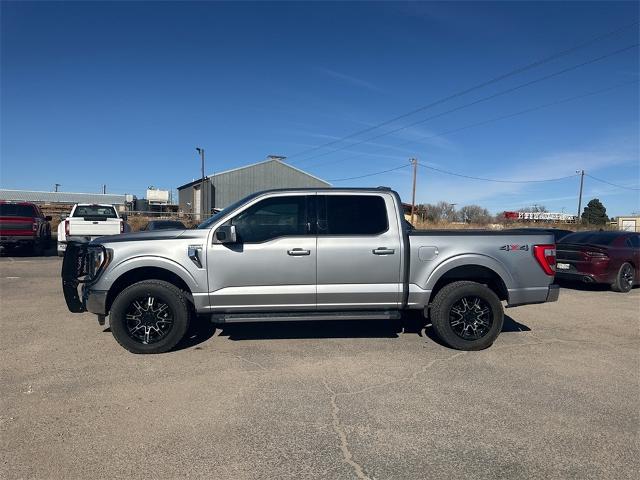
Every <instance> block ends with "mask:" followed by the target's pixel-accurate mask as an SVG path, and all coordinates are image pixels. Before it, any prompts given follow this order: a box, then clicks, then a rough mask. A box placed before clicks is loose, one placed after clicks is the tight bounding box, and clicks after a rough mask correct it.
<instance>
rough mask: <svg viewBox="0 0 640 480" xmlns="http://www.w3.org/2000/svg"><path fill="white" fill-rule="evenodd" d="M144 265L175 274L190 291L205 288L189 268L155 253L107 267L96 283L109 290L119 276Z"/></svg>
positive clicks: (101, 288)
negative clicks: (104, 273)
mask: <svg viewBox="0 0 640 480" xmlns="http://www.w3.org/2000/svg"><path fill="white" fill-rule="evenodd" d="M144 267H152V268H160V269H164V270H167V271H169V272H171V273H173V274H175V275H177V276H178V277H180V278H181V279H182V281H184V283H185V284H186V285H187V286H188V287H189V290H191V292H198V291H200V290H201V289H202V288H205V290H206V286H201V285H199V284H198V282H197V280H196V279H195V278H194V276H193V275H192V274H191V272H189V270H187V269H186V268H184V267H183V266H182V265H180V264H179V263H178V262H175V261H173V260H170V259H168V258H165V257H160V256H155V255H143V256H137V257H131V258H127V259H125V260H123V261H122V262H120V263H118V264H116V265H114V266H113V267H111V268H109V269H108V272H106V275H105V276H104V277H103V278H101V279H99V281H98V283H100V284H101V285H100V290H110V289H111V287H112V286H113V284H114V283H115V282H116V281H117V280H118V279H119V278H120V277H122V276H123V275H125V274H127V273H128V272H130V271H132V270H136V269H138V268H144Z"/></svg>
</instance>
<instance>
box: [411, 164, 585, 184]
mask: <svg viewBox="0 0 640 480" xmlns="http://www.w3.org/2000/svg"><path fill="white" fill-rule="evenodd" d="M418 165H420V166H421V167H424V168H427V169H429V170H434V171H436V172H440V173H445V174H447V175H453V176H454V177H462V178H469V179H471V180H482V181H484V182H496V183H544V182H556V181H558V180H566V179H567V178H574V177H575V175H567V176H566V177H558V178H546V179H544V180H500V179H497V178H485V177H474V176H471V175H464V174H462V173H456V172H450V171H449V170H443V169H441V168H436V167H431V166H429V165H425V164H423V163H418Z"/></svg>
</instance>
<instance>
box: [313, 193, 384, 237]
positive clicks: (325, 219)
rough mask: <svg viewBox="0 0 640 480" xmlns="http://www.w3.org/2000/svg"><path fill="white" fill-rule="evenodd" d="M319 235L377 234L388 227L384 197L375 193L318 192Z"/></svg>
mask: <svg viewBox="0 0 640 480" xmlns="http://www.w3.org/2000/svg"><path fill="white" fill-rule="evenodd" d="M318 207H319V208H318V214H319V220H318V234H319V235H378V234H380V233H384V232H386V231H387V229H388V228H389V220H388V218H387V208H386V206H385V203H384V198H382V197H380V196H377V195H321V196H318Z"/></svg>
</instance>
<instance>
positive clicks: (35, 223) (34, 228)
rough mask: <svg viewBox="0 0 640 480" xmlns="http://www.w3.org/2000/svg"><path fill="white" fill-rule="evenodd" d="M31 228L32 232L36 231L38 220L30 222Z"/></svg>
mask: <svg viewBox="0 0 640 480" xmlns="http://www.w3.org/2000/svg"><path fill="white" fill-rule="evenodd" d="M31 228H33V231H34V232H37V231H38V222H33V223H32V224H31Z"/></svg>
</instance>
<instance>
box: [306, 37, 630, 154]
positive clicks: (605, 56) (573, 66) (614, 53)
mask: <svg viewBox="0 0 640 480" xmlns="http://www.w3.org/2000/svg"><path fill="white" fill-rule="evenodd" d="M638 45H640V44H638V43H634V44H632V45H627V46H626V47H623V48H620V49H618V50H614V51H612V52H609V53H607V54H604V55H601V56H599V57H596V58H592V59H590V60H587V61H585V62H581V63H578V64H576V65H572V66H571V67H567V68H563V69H562V70H558V71H556V72H553V73H550V74H548V75H544V76H542V77H539V78H537V79H535V80H530V81H528V82H525V83H521V84H520V85H516V86H515V87H511V88H508V89H506V90H502V91H500V92H497V93H494V94H492V95H488V96H486V97H483V98H480V99H478V100H474V101H473V102H469V103H466V104H463V105H460V106H458V107H455V108H452V109H450V110H446V111H444V112H441V113H438V114H437V115H432V116H431V117H427V118H425V119H422V120H418V121H416V122H413V123H409V124H408V125H404V126H402V127H397V128H395V129H393V130H389V131H386V132H383V133H380V134H378V135H374V136H373V137H369V138H367V139H365V140H359V141H358V142H355V143H352V144H350V145H347V146H344V147H339V148H335V149H333V150H329V151H328V152H325V153H320V154H318V155H313V156H311V157H307V158H305V159H302V160H301V161H302V162H306V161H308V160H311V159H314V158H319V157H324V156H326V155H329V154H331V153H334V152H337V151H340V150H344V149H345V148H350V147H354V146H356V145H361V144H363V143H367V142H370V141H371V140H375V139H377V138H381V137H385V136H387V135H391V134H393V133H396V132H399V131H401V130H406V129H407V128H410V127H413V126H415V125H419V124H421V123H425V122H427V121H429V120H433V119H435V118H439V117H442V116H444V115H448V114H449V113H453V112H457V111H459V110H462V109H464V108H468V107H471V106H473V105H477V104H479V103H482V102H487V101H489V100H492V99H494V98H497V97H500V96H502V95H506V94H508V93H512V92H514V91H516V90H520V89H522V88H525V87H528V86H530V85H533V84H535V83H539V82H542V81H544V80H548V79H550V78H553V77H557V76H558V75H562V74H564V73H567V72H570V71H572V70H575V69H577V68H580V67H584V66H586V65H590V64H592V63H596V62H599V61H601V60H604V59H606V58H609V57H612V56H614V55H619V54H621V53H624V52H626V51H628V50H631V49H632V48H636V47H637V46H638Z"/></svg>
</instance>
